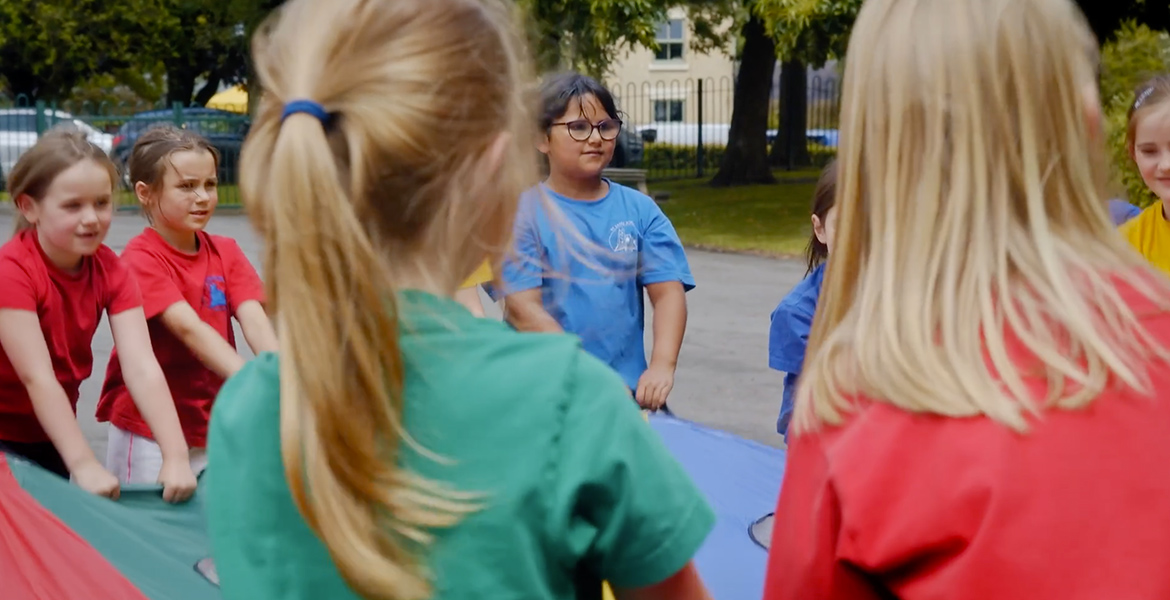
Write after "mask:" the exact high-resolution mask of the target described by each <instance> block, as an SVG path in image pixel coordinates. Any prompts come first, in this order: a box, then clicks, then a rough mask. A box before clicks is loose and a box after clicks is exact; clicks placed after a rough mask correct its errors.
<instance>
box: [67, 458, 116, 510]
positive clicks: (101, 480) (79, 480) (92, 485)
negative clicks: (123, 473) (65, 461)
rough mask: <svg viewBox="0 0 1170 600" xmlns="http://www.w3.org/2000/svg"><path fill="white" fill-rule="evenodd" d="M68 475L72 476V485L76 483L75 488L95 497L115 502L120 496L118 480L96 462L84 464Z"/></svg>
mask: <svg viewBox="0 0 1170 600" xmlns="http://www.w3.org/2000/svg"><path fill="white" fill-rule="evenodd" d="M70 475H72V476H73V483H76V484H77V487H79V488H81V489H83V490H85V491H87V492H89V493H91V494H94V495H95V496H104V497H106V498H109V499H111V500H117V499H118V496H119V495H120V494H121V491H122V486H121V485H120V484H119V483H118V478H117V477H114V475H113V474H112V473H110V472H109V471H107V470H106V468H105V467H103V466H102V465H101V463H99V462H98V461H96V460H91V461H88V462H86V463H85V464H83V465H81V466H80V467H78V468H77V469H75V470H74V471H73V472H72V473H70Z"/></svg>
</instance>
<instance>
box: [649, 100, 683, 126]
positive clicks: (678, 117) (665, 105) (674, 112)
mask: <svg viewBox="0 0 1170 600" xmlns="http://www.w3.org/2000/svg"><path fill="white" fill-rule="evenodd" d="M682 120H683V101H682V100H655V101H654V121H655V122H657V123H682Z"/></svg>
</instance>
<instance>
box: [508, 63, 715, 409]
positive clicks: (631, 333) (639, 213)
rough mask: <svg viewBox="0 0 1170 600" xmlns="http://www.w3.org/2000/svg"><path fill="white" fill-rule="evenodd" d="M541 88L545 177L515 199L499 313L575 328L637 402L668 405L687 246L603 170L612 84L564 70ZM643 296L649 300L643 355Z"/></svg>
mask: <svg viewBox="0 0 1170 600" xmlns="http://www.w3.org/2000/svg"><path fill="white" fill-rule="evenodd" d="M541 92H542V100H543V113H542V115H541V117H540V119H541V120H540V134H539V136H538V141H537V149H538V150H540V152H541V154H543V155H545V157H547V159H548V178H547V179H546V180H545V181H544V182H543V183H542V184H540V185H539V186H538V187H537V188H535V189H533V190H530V191H529V192H528V193H527V194H525V197H524V198H522V199H521V204H520V210H519V214H518V216H517V220H516V232H515V234H516V235H515V245H516V247H515V252H514V254H513V256H511V257H510V259H509V260H508V261H507V262H505V264H504V268H503V273H502V277H501V279H502V280H503V285H504V290H503V291H504V294H505V295H506V298H507V300H506V302H505V310H504V312H505V317H506V318H507V320H508V321H509V322H510V323H511V324H512V325H513V326H514V327H516V328H517V329H519V330H522V331H567V332H570V333H574V334H576V335H578V336H580V338H581V340H582V342H583V344H584V348H585V350H587V351H588V352H590V353H592V354H593V355H595V356H597V357H598V358H600V359H601V360H602V361H604V362H605V363H606V364H608V365H609V366H610V367H612V368H613V369H614V370H616V371H617V372H618V373H619V374H621V376H622V379H623V380H624V381H625V382H626V385H627V386H629V388H630V391H631V393H633V395H634V397H635V398H636V399H637V401H638V404H639V405H641V406H642V407H643V408H646V409H650V410H664V409H665V408H666V399H667V396H669V394H670V391H671V389H672V388H673V387H674V371H675V365H676V364H677V362H678V353H679V349H680V347H681V346H682V339H683V332H684V331H685V329H686V321H687V305H686V297H685V292H686V291H688V290H690V289H692V288H694V287H695V282H694V278H693V277H692V276H691V270H690V266H689V265H688V264H687V257H686V253H685V252H684V251H683V247H682V243H681V242H680V241H679V239H678V235H677V234H676V233H675V231H674V226H673V225H671V223H670V220H669V219H667V218H666V215H664V214H663V213H662V210H660V209H659V208H658V205H657V204H655V203H654V200H652V199H651V198H650V197H648V196H646V195H645V194H642V193H640V192H638V191H636V190H633V189H630V188H628V187H626V186H623V185H620V184H617V183H614V182H613V181H610V180H609V179H607V178H605V177H604V176H603V174H604V169H605V167H606V165H608V164H609V162H610V160H611V159H612V158H613V153H614V147H615V146H616V145H617V139H618V136H619V134H620V133H621V128H622V122H621V119H620V118H619V114H618V110H617V106H616V105H615V103H614V99H613V96H612V95H611V94H610V93H609V90H607V89H605V87H604V86H602V85H601V84H600V83H598V82H597V81H596V80H594V79H592V78H589V77H586V76H584V75H579V74H576V73H569V74H565V75H560V76H556V77H553V78H551V79H549V80H548V81H546V82H545V84H544V86H543V88H542V90H541ZM542 196H544V197H547V200H549V201H546V198H543V197H542ZM553 207H555V210H549V209H550V208H553ZM561 231H567V232H568V235H558V232H561ZM643 290H645V292H644V291H643ZM644 293H647V294H648V295H649V296H650V303H651V304H652V305H653V307H654V345H653V348H652V352H651V357H650V360H649V362H647V360H646V350H645V347H644V344H643V339H644V335H645V334H644V327H645V322H644V316H645V304H644V301H643V294H644Z"/></svg>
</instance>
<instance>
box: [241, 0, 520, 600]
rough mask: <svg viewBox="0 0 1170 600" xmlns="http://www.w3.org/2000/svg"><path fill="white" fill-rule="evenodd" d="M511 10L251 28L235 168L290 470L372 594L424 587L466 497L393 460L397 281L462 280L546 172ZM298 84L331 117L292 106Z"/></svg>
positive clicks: (487, 1) (411, 7)
mask: <svg viewBox="0 0 1170 600" xmlns="http://www.w3.org/2000/svg"><path fill="white" fill-rule="evenodd" d="M514 18H515V16H514V15H513V14H512V12H511V8H510V6H509V4H508V3H507V2H505V0H393V1H391V0H330V1H329V2H320V1H317V0H292V1H291V2H288V3H287V4H285V5H284V6H283V7H282V8H281V9H280V10H279V14H278V15H275V16H274V18H273V19H272V20H270V21H269V22H268V23H267V24H266V25H265V26H264V27H263V28H262V29H261V30H260V31H259V32H258V33H257V35H256V38H255V40H254V47H253V54H254V56H255V64H256V70H257V73H258V74H259V77H260V81H261V83H262V85H263V87H264V95H263V98H262V99H261V102H260V107H259V112H258V114H257V118H256V122H255V126H254V127H253V130H252V133H251V135H250V137H249V139H248V141H247V143H246V144H245V147H244V149H243V152H242V156H241V177H240V185H241V191H242V194H243V199H244V202H245V205H246V208H247V210H248V212H249V214H250V216H251V217H252V219H253V222H254V224H255V225H256V227H257V229H258V230H259V231H260V233H261V234H262V236H263V237H264V240H265V244H266V250H265V267H266V268H265V271H266V275H267V280H268V292H269V298H270V300H271V310H273V311H274V312H275V313H276V319H277V323H278V333H279V335H280V337H281V348H282V349H281V356H280V369H281V379H280V387H281V440H282V454H283V459H284V466H285V472H286V475H287V478H288V481H289V485H290V488H291V490H292V494H293V497H294V500H295V502H296V504H297V507H298V509H299V510H300V512H301V514H302V515H303V516H304V518H305V520H306V522H307V523H308V525H309V526H310V527H311V528H312V529H313V531H314V532H316V534H317V535H318V536H319V537H320V538H321V539H322V540H323V541H324V543H325V544H326V546H327V547H328V549H329V552H330V554H331V556H332V558H333V560H334V562H335V563H336V564H337V566H338V569H339V571H340V573H341V575H342V576H343V577H344V578H345V579H346V581H347V582H348V583H349V584H350V585H351V586H353V588H354V589H355V590H357V591H358V592H359V593H360V594H362V595H364V596H366V597H371V598H396V599H416V598H426V597H429V595H430V594H431V584H430V583H429V574H428V573H427V572H426V569H425V568H424V565H423V563H424V561H423V560H422V559H421V555H422V553H423V552H424V551H425V547H426V545H427V543H428V542H429V541H430V539H431V533H430V532H431V530H433V529H434V528H440V527H447V526H451V525H453V524H454V523H455V522H457V520H458V519H459V517H460V516H462V515H464V514H466V513H467V511H468V510H470V509H471V506H470V504H469V502H468V500H467V498H466V495H465V494H463V493H461V492H456V491H455V490H448V489H446V488H445V487H444V486H442V485H440V484H439V483H436V482H431V481H425V480H423V479H422V478H420V477H419V476H418V475H416V474H414V473H411V472H408V471H406V470H404V469H402V468H401V466H400V465H399V464H398V461H399V457H400V452H399V447H400V444H401V443H412V441H411V439H410V437H409V435H408V432H407V431H406V430H405V427H404V424H403V416H402V410H403V378H404V369H403V359H402V356H401V352H400V348H399V342H398V334H399V326H398V322H397V318H396V313H397V310H396V302H395V291H396V286H395V283H394V282H395V281H399V280H400V276H402V275H403V274H409V276H413V277H415V280H416V281H418V280H419V279H418V278H422V280H423V281H425V282H426V283H427V284H429V287H430V288H431V289H443V290H450V291H451V292H454V290H455V289H456V288H457V287H458V286H459V283H460V282H461V281H462V280H463V279H464V278H465V277H466V276H468V275H469V274H470V273H472V272H473V271H474V270H475V268H476V267H477V266H479V265H480V264H482V262H483V261H484V259H485V258H489V259H490V260H491V261H492V262H493V263H498V262H499V258H500V255H501V253H502V252H503V251H504V249H505V248H506V247H507V246H508V243H509V241H510V239H511V234H512V222H513V218H514V215H515V211H516V204H517V202H518V199H519V196H520V194H521V192H522V191H523V190H524V189H526V188H527V187H529V186H531V185H532V184H534V183H535V182H536V181H537V167H536V164H537V163H536V158H535V156H534V154H535V153H534V152H533V151H532V149H531V144H532V140H533V139H535V131H534V129H535V128H534V127H533V125H532V120H533V119H532V108H533V107H534V102H533V99H534V96H533V94H532V91H533V90H534V87H535V86H534V83H535V82H534V81H533V80H532V77H531V76H530V74H529V72H528V59H527V57H526V51H525V48H524V46H523V44H522V42H521V40H520V38H519V37H518V36H517V34H516V31H518V30H519V26H518V24H517V23H516V22H515V21H514ZM299 99H307V100H312V101H315V102H317V103H319V104H320V105H322V106H323V107H324V108H325V110H326V111H328V113H329V115H330V116H329V118H328V119H326V120H324V121H319V120H317V119H315V118H314V117H313V116H310V115H306V114H294V115H292V116H290V117H289V118H288V119H286V120H284V121H283V123H282V119H281V112H282V109H283V107H284V105H285V104H286V103H288V102H290V101H293V100H299ZM500 140H510V141H509V142H508V143H507V147H506V149H505V151H504V157H505V158H504V161H503V166H502V167H500V169H499V170H498V171H497V172H494V173H490V172H488V169H486V168H484V167H483V165H484V164H486V163H487V161H488V159H487V158H486V157H487V156H488V155H489V154H490V153H491V152H492V148H494V147H497V145H498V143H500V142H499V141H500Z"/></svg>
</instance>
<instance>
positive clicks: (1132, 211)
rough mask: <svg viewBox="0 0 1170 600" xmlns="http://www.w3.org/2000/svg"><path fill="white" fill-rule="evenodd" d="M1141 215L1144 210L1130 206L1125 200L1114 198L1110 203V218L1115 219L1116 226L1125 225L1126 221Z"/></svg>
mask: <svg viewBox="0 0 1170 600" xmlns="http://www.w3.org/2000/svg"><path fill="white" fill-rule="evenodd" d="M1141 213H1142V209H1140V208H1138V207H1136V206H1134V205H1132V204H1130V203H1129V202H1126V201H1125V200H1119V199H1116V198H1114V199H1113V200H1110V201H1109V216H1110V217H1113V224H1114V225H1121V224H1122V223H1125V222H1126V221H1128V220H1130V219H1132V218H1134V217H1136V216H1138V215H1140V214H1141Z"/></svg>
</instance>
